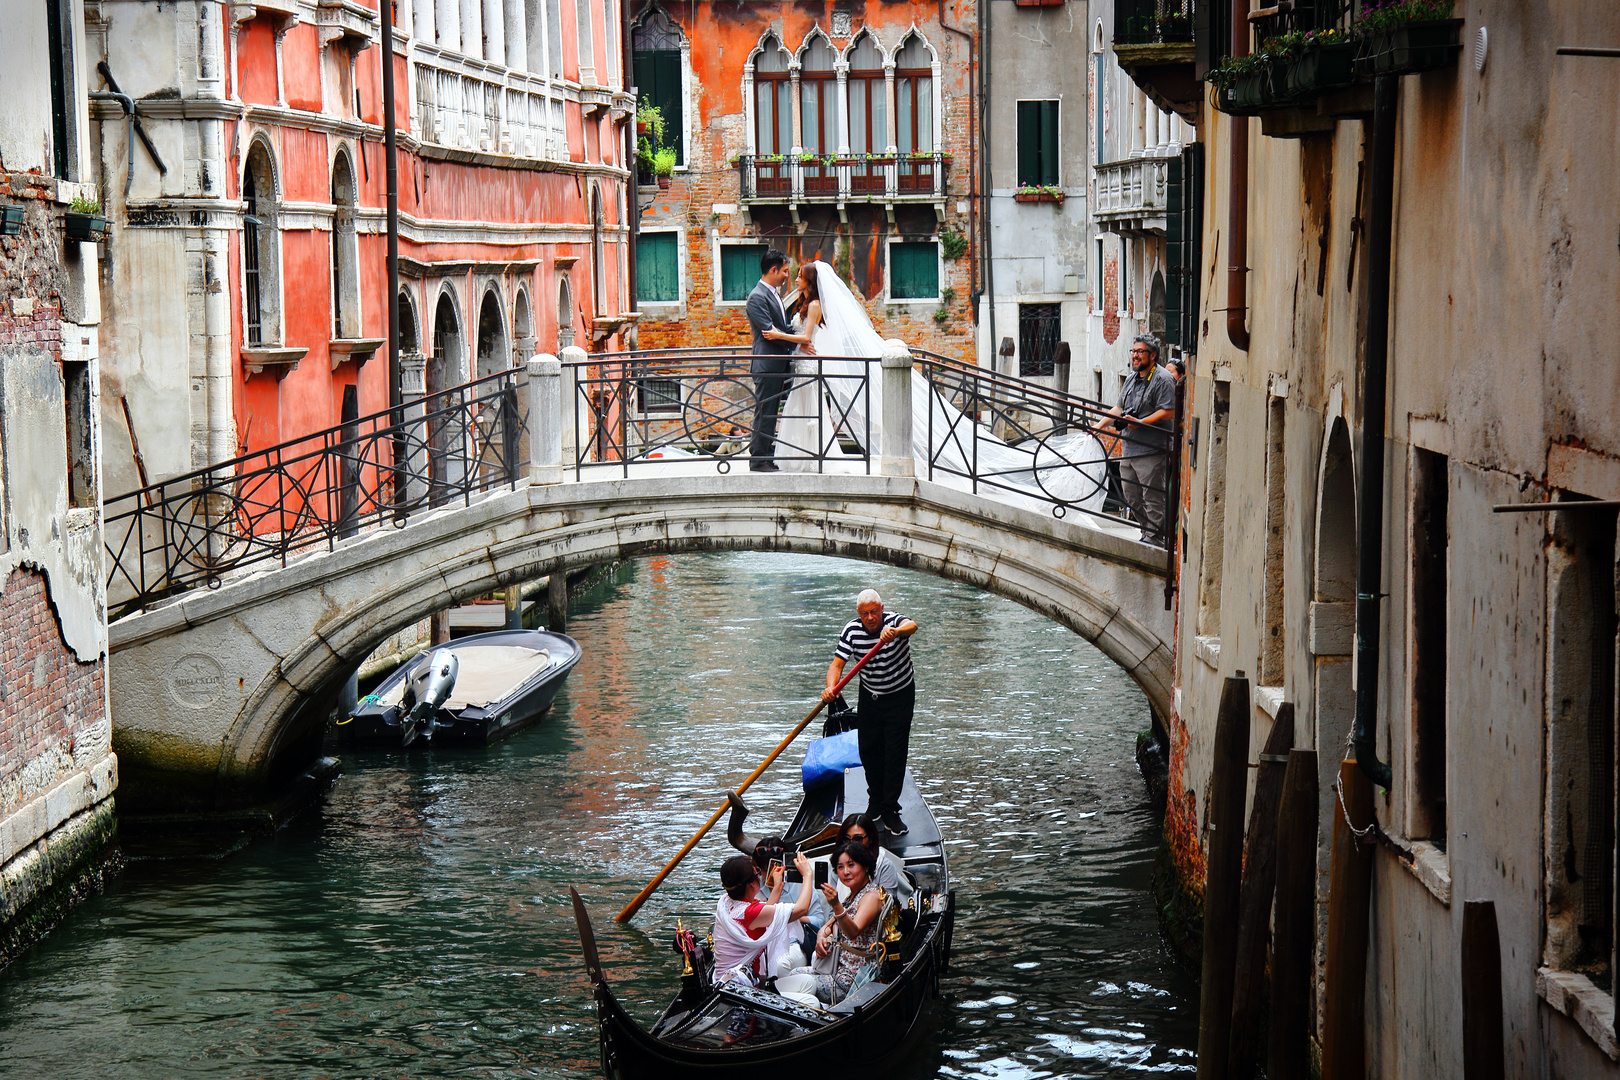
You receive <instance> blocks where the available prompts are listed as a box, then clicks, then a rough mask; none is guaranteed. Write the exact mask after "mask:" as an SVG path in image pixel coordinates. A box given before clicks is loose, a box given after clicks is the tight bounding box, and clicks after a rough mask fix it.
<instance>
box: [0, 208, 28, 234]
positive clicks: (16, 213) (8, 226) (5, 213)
mask: <svg viewBox="0 0 1620 1080" xmlns="http://www.w3.org/2000/svg"><path fill="white" fill-rule="evenodd" d="M22 227H23V208H22V207H20V206H0V236H20V235H22Z"/></svg>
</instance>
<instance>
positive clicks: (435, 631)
mask: <svg viewBox="0 0 1620 1080" xmlns="http://www.w3.org/2000/svg"><path fill="white" fill-rule="evenodd" d="M449 640H450V613H449V612H448V611H436V612H434V613H433V617H432V618H431V619H429V620H428V644H429V645H430V646H436V645H444V644H446V643H447V642H449Z"/></svg>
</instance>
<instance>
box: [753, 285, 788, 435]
mask: <svg viewBox="0 0 1620 1080" xmlns="http://www.w3.org/2000/svg"><path fill="white" fill-rule="evenodd" d="M748 325H750V326H752V327H753V328H754V358H753V360H752V362H751V363H750V364H749V374H750V375H752V376H753V377H754V427H753V431H752V433H751V435H752V437H751V438H750V439H749V441H748V455H749V458H750V465H751V466H758V465H762V464H764V463H766V462H769V461H770V460H771V458H772V457H774V456H775V454H776V425H777V423H778V421H779V420H780V419H781V415H782V401H783V400H784V399H785V398H786V397H787V394H788V385H789V378H788V377H789V376H790V375H791V374H792V373H793V360H792V357H791V354H792V352H793V342H791V341H773V340H771V339H770V338H767V337H766V336H765V331H766V330H770V329H772V328H774V329H777V330H780V331H782V332H783V333H784V334H791V333H792V332H793V327H792V326H791V325H789V323H788V318H787V309H786V308H784V307H783V306H782V300H781V297H779V296H778V295H777V292H776V290H775V289H773V288H771V287H770V286H769V285H767V284H765V282H764V281H763V280H761V281H760V283H759V284H758V285H755V286H754V291H753V292H751V293H749V294H748Z"/></svg>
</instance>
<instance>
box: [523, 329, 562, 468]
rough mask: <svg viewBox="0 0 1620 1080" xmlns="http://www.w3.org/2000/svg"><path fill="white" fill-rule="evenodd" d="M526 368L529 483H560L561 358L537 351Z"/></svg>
mask: <svg viewBox="0 0 1620 1080" xmlns="http://www.w3.org/2000/svg"><path fill="white" fill-rule="evenodd" d="M528 371H529V482H530V483H534V484H557V483H561V482H562V478H563V477H562V462H563V451H562V448H563V408H562V361H560V360H558V359H557V358H556V357H555V356H552V355H550V354H549V353H541V354H540V355H538V356H536V357H534V358H532V359H531V360H530V361H529V364H528Z"/></svg>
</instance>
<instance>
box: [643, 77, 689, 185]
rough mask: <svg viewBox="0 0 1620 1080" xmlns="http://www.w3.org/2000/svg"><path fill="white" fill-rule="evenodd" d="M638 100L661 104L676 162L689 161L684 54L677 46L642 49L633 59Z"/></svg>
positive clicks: (667, 142)
mask: <svg viewBox="0 0 1620 1080" xmlns="http://www.w3.org/2000/svg"><path fill="white" fill-rule="evenodd" d="M633 65H634V69H635V70H634V75H635V80H636V92H637V95H638V98H637V99H638V100H639V101H640V102H641V103H643V104H647V105H656V106H658V111H659V112H660V113H662V114H663V117H664V145H665V146H666V147H669V148H671V149H673V150H674V151H675V164H677V165H685V164H686V147H685V146H684V145H683V144H684V143H685V141H686V140H684V139H683V138H681V131H682V124H683V122H684V118H683V117H682V115H681V112H682V110H681V54H680V53H678V52H675V51H673V50H668V49H664V50H659V51H657V52H638V53H636V54H635V59H634V61H633Z"/></svg>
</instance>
